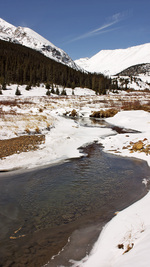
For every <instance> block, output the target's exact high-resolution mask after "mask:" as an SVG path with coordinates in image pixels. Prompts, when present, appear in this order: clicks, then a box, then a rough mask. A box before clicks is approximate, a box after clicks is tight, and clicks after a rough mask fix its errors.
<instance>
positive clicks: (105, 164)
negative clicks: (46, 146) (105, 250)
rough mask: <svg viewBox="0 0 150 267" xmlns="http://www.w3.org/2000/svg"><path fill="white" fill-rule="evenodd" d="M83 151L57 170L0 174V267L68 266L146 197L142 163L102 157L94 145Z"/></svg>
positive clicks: (145, 169) (145, 170) (146, 173)
mask: <svg viewBox="0 0 150 267" xmlns="http://www.w3.org/2000/svg"><path fill="white" fill-rule="evenodd" d="M84 152H85V153H86V154H87V156H86V157H82V158H80V159H72V160H70V161H68V162H66V163H63V164H60V165H56V166H50V167H46V168H42V169H36V170H32V171H27V172H18V173H17V172H11V173H1V174H0V266H1V267H2V266H3V267H7V266H15V267H20V266H28V267H30V266H32V267H33V266H36V267H38V266H42V265H44V264H46V263H47V262H48V264H47V266H50V267H53V266H54V267H56V266H62V265H63V266H65V267H67V266H71V263H70V261H69V260H70V259H73V260H79V259H81V258H83V257H84V256H85V255H86V253H89V251H90V249H91V248H92V245H93V244H94V242H95V241H96V239H97V238H98V236H99V234H100V231H101V229H102V227H103V225H104V224H105V223H106V222H107V221H109V220H110V219H111V218H112V217H113V216H114V213H115V211H118V210H121V209H124V208H125V207H127V206H129V205H130V204H131V203H133V202H135V201H136V200H138V199H140V198H141V197H142V196H144V195H145V194H146V190H147V189H146V188H145V186H144V184H143V183H142V180H143V178H146V179H148V178H149V177H150V169H149V167H148V165H147V163H146V162H144V161H140V160H136V159H129V158H123V157H119V156H115V155H110V154H107V153H104V152H103V150H102V147H101V146H100V145H98V144H96V143H94V144H92V145H89V146H88V147H86V148H84ZM68 240H69V242H68ZM66 244H67V245H66ZM65 245H66V246H65ZM64 246H65V248H64ZM62 248H64V250H63V251H62V252H61V253H59V252H60V251H61V250H62ZM58 253H59V255H57V254H58ZM54 255H57V256H55V257H52V256H54ZM51 258H52V259H51Z"/></svg>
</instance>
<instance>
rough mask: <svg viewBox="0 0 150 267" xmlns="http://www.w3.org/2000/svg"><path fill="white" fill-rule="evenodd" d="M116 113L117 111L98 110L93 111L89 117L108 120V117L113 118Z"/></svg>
mask: <svg viewBox="0 0 150 267" xmlns="http://www.w3.org/2000/svg"><path fill="white" fill-rule="evenodd" d="M117 113H118V110H116V109H113V108H111V109H107V110H100V111H94V112H93V113H92V114H91V115H90V117H91V118H108V117H113V116H114V115H116V114H117Z"/></svg>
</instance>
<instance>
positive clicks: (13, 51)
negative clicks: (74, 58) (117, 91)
mask: <svg viewBox="0 0 150 267" xmlns="http://www.w3.org/2000/svg"><path fill="white" fill-rule="evenodd" d="M9 83H12V84H13V83H17V84H21V85H22V84H28V85H37V84H39V83H49V84H58V85H62V86H63V87H71V88H73V89H74V88H75V87H77V86H78V87H81V88H84V87H86V88H90V89H93V90H95V91H96V92H97V93H99V94H104V93H105V92H106V89H109V88H111V79H109V78H108V77H105V76H104V75H102V74H96V73H94V74H91V73H85V72H81V71H77V70H75V69H72V68H70V67H68V66H66V65H64V64H61V63H58V62H56V61H54V60H52V59H50V58H47V57H46V56H44V55H43V54H41V53H40V52H38V51H35V50H33V49H30V48H27V47H25V46H22V45H20V44H14V43H11V42H6V41H3V40H0V84H1V85H2V86H3V84H9Z"/></svg>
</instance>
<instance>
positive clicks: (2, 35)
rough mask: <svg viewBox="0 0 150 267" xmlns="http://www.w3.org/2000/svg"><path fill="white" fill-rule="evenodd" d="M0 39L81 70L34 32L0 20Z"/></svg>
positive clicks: (61, 51)
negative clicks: (28, 48)
mask: <svg viewBox="0 0 150 267" xmlns="http://www.w3.org/2000/svg"><path fill="white" fill-rule="evenodd" d="M0 39H1V40H4V41H9V42H13V43H17V44H21V45H24V46H27V47H30V48H32V49H34V50H37V51H39V52H40V53H42V54H44V55H45V56H46V57H49V58H51V59H53V60H55V61H57V62H60V63H63V64H65V65H67V66H69V67H71V68H74V69H76V70H81V68H80V67H79V66H77V65H76V64H75V63H74V61H73V60H72V59H71V58H70V57H69V56H68V54H67V53H65V52H64V51H63V50H62V49H60V48H58V47H56V46H55V45H54V44H52V43H51V42H50V41H48V40H46V39H45V38H44V37H42V36H41V35H39V34H38V33H36V32H35V31H33V30H31V29H29V28H26V27H20V26H19V27H15V26H13V25H12V24H10V23H8V22H6V21H5V20H3V19H1V18H0Z"/></svg>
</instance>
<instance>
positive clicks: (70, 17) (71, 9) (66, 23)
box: [0, 0, 150, 60]
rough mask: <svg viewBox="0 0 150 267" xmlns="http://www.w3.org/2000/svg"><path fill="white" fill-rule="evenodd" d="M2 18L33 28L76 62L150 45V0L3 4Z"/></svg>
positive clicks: (12, 0) (52, 0)
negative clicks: (123, 49) (135, 46)
mask: <svg viewBox="0 0 150 267" xmlns="http://www.w3.org/2000/svg"><path fill="white" fill-rule="evenodd" d="M0 17H1V18H2V19H4V20H6V21H8V22H9V23H11V24H13V25H15V26H25V27H29V28H32V29H33V30H34V31H36V32H38V33H39V34H41V35H42V36H43V37H45V38H46V39H48V40H49V41H51V42H52V43H53V44H55V45H56V46H58V47H60V48H62V49H63V50H64V51H65V52H67V53H68V54H69V56H71V58H72V59H74V60H75V59H78V58H80V57H91V56H93V55H94V54H96V53H97V52H99V51H100V50H102V49H118V48H127V47H130V46H134V45H140V44H144V43H148V42H150V1H149V0H104V1H103V0H102V1H101V0H36V1H35V0H30V1H29V0H26V1H24V0H23V1H22V0H1V1H0Z"/></svg>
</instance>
